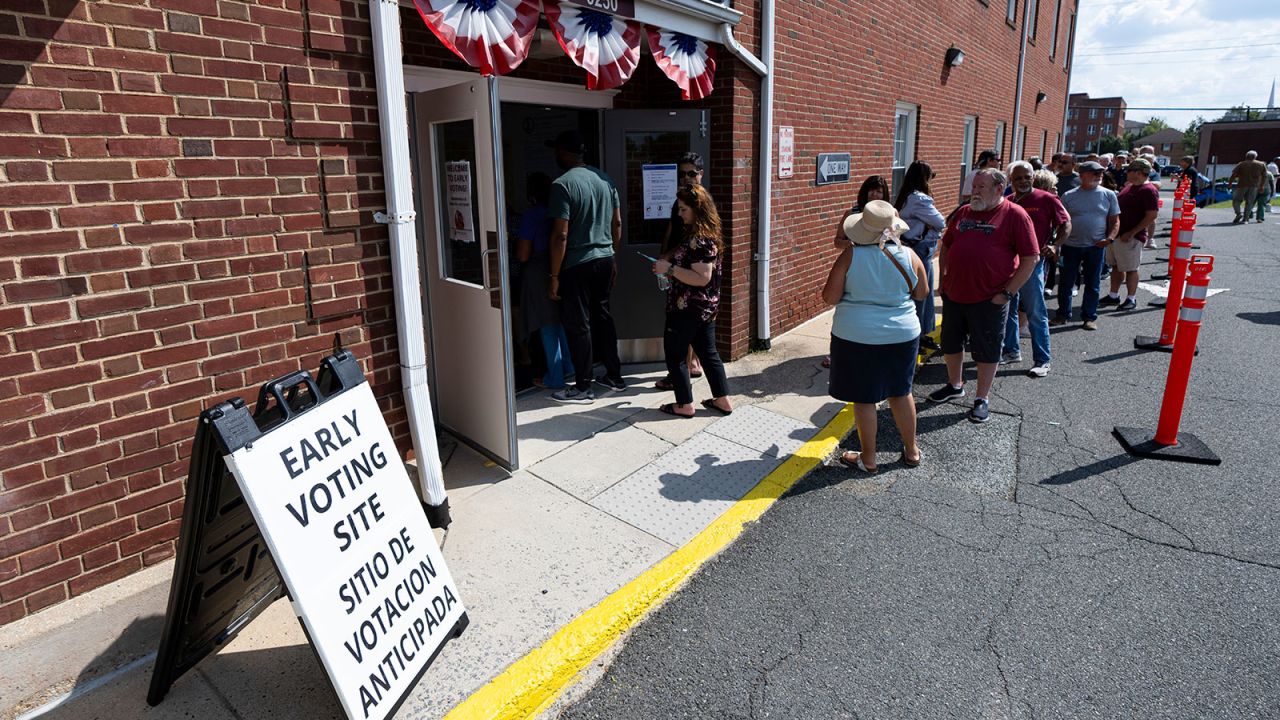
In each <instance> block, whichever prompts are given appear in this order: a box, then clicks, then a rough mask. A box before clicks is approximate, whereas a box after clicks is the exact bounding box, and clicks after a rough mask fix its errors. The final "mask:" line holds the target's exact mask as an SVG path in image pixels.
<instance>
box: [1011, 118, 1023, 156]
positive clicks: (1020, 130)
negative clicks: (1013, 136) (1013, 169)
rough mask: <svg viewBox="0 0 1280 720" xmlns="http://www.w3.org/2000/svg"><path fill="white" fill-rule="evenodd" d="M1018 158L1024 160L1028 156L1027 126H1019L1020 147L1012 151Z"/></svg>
mask: <svg viewBox="0 0 1280 720" xmlns="http://www.w3.org/2000/svg"><path fill="white" fill-rule="evenodd" d="M1011 154H1012V155H1013V157H1014V158H1015V159H1017V160H1022V159H1023V158H1025V157H1026V156H1027V126H1026V125H1019V126H1018V147H1016V148H1014V151H1013V152H1012V153H1011Z"/></svg>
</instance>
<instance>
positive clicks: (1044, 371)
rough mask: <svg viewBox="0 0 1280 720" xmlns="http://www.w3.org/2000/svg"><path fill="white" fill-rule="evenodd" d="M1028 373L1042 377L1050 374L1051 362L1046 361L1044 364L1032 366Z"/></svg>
mask: <svg viewBox="0 0 1280 720" xmlns="http://www.w3.org/2000/svg"><path fill="white" fill-rule="evenodd" d="M1027 374H1028V375H1030V376H1031V377H1037V378H1042V377H1044V376H1045V375H1048V374H1049V363H1045V364H1043V365H1037V366H1035V367H1033V368H1031V369H1030V370H1028V371H1027Z"/></svg>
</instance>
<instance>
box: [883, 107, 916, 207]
mask: <svg viewBox="0 0 1280 720" xmlns="http://www.w3.org/2000/svg"><path fill="white" fill-rule="evenodd" d="M919 112H920V108H919V106H916V105H911V104H908V103H898V106H897V108H896V109H895V110H894V113H893V187H892V188H890V191H891V192H895V193H896V192H897V191H898V188H899V187H901V183H902V177H903V176H904V175H906V174H907V166H908V165H910V164H911V161H912V160H915V157H916V120H917V118H918V116H919Z"/></svg>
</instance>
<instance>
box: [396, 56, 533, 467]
mask: <svg viewBox="0 0 1280 720" xmlns="http://www.w3.org/2000/svg"><path fill="white" fill-rule="evenodd" d="M497 90H498V86H497V80H496V79H495V78H487V79H486V78H482V77H478V76H477V77H476V78H475V79H474V80H470V81H468V82H465V83H461V84H458V85H453V86H450V87H446V88H441V89H439V90H432V91H430V92H424V93H417V94H416V95H415V97H414V109H415V113H414V115H415V121H416V128H415V130H416V133H417V143H416V145H417V148H418V158H417V169H418V174H417V175H418V178H419V187H418V191H419V198H420V204H419V209H420V212H421V215H420V216H419V219H420V222H419V224H418V227H419V228H421V236H422V237H421V238H420V240H419V241H420V242H421V244H422V257H423V258H424V260H425V262H424V266H423V268H422V271H423V274H424V275H425V278H426V283H425V284H426V287H427V298H426V303H425V304H426V307H425V313H424V314H425V315H426V317H427V318H428V327H429V335H430V338H431V342H430V347H431V358H430V362H429V364H430V365H431V370H432V373H431V375H432V378H433V379H434V387H433V388H432V393H433V394H434V396H435V399H436V406H437V408H438V412H437V415H436V417H437V418H438V422H439V423H440V424H441V425H442V426H443V427H444V428H446V429H447V430H449V431H450V432H451V433H453V434H454V435H456V436H457V437H458V438H459V439H460V440H463V441H465V442H467V443H468V444H470V445H472V446H474V447H475V448H476V449H477V450H479V451H481V452H483V453H484V454H486V455H488V456H489V457H491V458H492V459H493V460H494V461H495V462H497V463H498V464H499V465H501V466H503V467H505V468H507V469H508V470H514V469H515V468H516V467H517V466H518V462H519V459H518V457H517V452H516V432H515V425H516V422H515V393H514V387H513V377H512V371H511V343H510V337H511V331H510V330H511V328H510V325H511V318H510V311H509V308H510V306H511V301H510V297H509V292H508V288H507V282H506V278H507V277H508V275H507V247H506V243H505V242H502V241H501V240H500V239H501V238H505V237H506V234H507V233H506V227H505V225H506V218H505V215H506V214H505V212H504V210H503V207H502V205H503V195H502V192H501V187H502V157H501V156H502V148H501V144H500V143H495V142H494V138H496V137H499V136H500V134H501V125H500V123H501V120H500V118H499V115H498V113H497V109H498V102H497Z"/></svg>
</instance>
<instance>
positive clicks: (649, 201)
mask: <svg viewBox="0 0 1280 720" xmlns="http://www.w3.org/2000/svg"><path fill="white" fill-rule="evenodd" d="M677 170H678V168H677V167H676V166H675V165H650V164H645V165H642V166H641V167H640V176H641V178H643V180H644V219H645V220H667V219H669V218H670V217H671V207H672V206H673V205H675V204H676V190H677V189H678V187H679V181H680V179H679V176H678V174H677Z"/></svg>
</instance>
